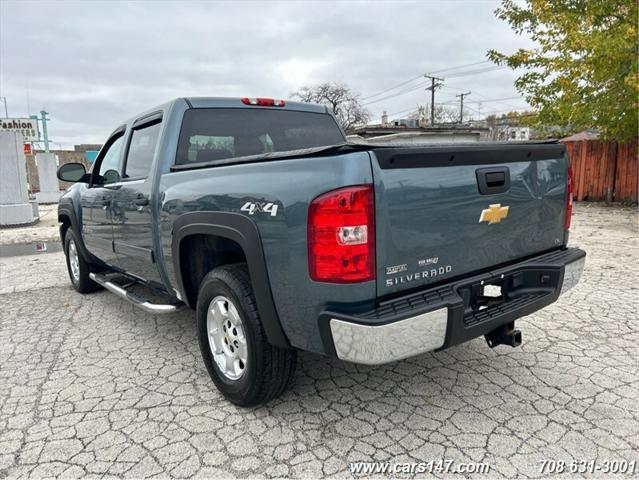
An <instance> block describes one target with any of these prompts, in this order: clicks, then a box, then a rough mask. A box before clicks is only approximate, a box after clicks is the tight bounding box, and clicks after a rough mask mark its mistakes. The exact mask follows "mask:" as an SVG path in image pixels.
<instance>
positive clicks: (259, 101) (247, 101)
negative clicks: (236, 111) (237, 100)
mask: <svg viewBox="0 0 639 480" xmlns="http://www.w3.org/2000/svg"><path fill="white" fill-rule="evenodd" d="M242 103H243V104H244V105H256V106H258V107H283V106H284V105H286V102H284V100H275V99H273V98H262V97H257V98H248V97H242Z"/></svg>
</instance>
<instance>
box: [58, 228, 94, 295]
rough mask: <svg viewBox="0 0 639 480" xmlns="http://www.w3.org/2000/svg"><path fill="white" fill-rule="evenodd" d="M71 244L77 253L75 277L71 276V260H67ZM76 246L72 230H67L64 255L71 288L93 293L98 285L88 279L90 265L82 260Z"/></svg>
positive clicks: (75, 238) (76, 242)
mask: <svg viewBox="0 0 639 480" xmlns="http://www.w3.org/2000/svg"><path fill="white" fill-rule="evenodd" d="M72 244H73V245H74V246H75V251H76V252H77V264H78V269H79V272H78V275H77V276H75V275H74V274H73V271H72V268H71V260H70V258H69V250H70V249H72V248H73V246H72ZM77 245H78V239H77V237H76V235H75V233H73V230H72V229H71V228H69V229H68V230H67V233H66V235H65V236H64V255H65V257H66V262H67V272H68V273H69V279H70V280H71V285H73V288H75V289H76V291H78V292H80V293H91V292H95V291H96V290H99V289H100V285H99V284H97V283H95V282H94V281H93V280H91V279H90V278H89V273H90V272H91V271H92V270H91V265H90V264H89V263H87V262H86V261H85V260H84V258H83V257H82V254H81V253H80V251H79V250H78V246H77Z"/></svg>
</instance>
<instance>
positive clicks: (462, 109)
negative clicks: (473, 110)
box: [455, 92, 470, 123]
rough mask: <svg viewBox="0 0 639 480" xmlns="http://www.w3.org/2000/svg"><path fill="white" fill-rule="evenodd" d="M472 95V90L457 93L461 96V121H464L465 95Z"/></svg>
mask: <svg viewBox="0 0 639 480" xmlns="http://www.w3.org/2000/svg"><path fill="white" fill-rule="evenodd" d="M468 95H470V92H464V93H460V94H459V95H455V96H456V97H459V103H460V104H459V123H464V97H466V96H468Z"/></svg>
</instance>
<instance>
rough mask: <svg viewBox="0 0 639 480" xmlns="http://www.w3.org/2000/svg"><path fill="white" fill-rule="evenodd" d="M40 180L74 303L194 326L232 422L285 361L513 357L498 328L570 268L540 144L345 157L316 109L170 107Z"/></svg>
mask: <svg viewBox="0 0 639 480" xmlns="http://www.w3.org/2000/svg"><path fill="white" fill-rule="evenodd" d="M58 177H59V178H60V179H61V180H65V181H71V182H74V184H73V185H72V186H71V187H70V188H68V189H67V191H66V192H65V193H64V195H63V196H62V198H61V199H60V205H59V211H58V220H59V222H60V235H61V238H62V241H63V243H64V251H65V254H66V259H67V266H68V271H69V276H70V279H71V283H72V284H73V287H74V288H75V289H76V290H77V291H79V292H81V293H88V292H91V291H93V290H96V289H97V288H106V289H107V290H109V291H111V292H113V293H115V294H116V295H118V296H120V297H122V298H123V299H125V300H127V301H129V302H131V303H133V304H135V305H137V306H138V307H140V308H142V309H143V310H145V311H148V312H151V313H170V312H175V311H177V310H179V309H181V308H183V307H190V308H193V309H195V311H196V318H197V332H198V338H199V344H200V349H201V352H202V357H203V359H204V363H205V365H206V368H207V370H208V372H209V374H210V376H211V378H212V380H213V381H214V382H215V384H216V386H217V387H218V388H219V390H220V391H221V392H222V393H223V394H224V395H225V396H226V397H227V398H228V399H229V400H230V401H232V402H234V403H236V404H238V405H245V406H248V405H256V404H259V403H263V402H266V401H268V400H269V399H272V398H274V397H276V396H278V395H280V394H281V393H282V392H283V391H284V390H285V389H286V388H287V387H288V386H289V385H290V384H291V382H292V379H293V376H294V372H295V366H296V362H297V351H299V350H306V351H311V352H317V353H320V354H324V355H329V356H333V357H337V358H339V359H341V360H344V361H348V362H355V363H363V364H383V363H387V362H393V361H397V360H401V359H404V358H407V357H410V356H413V355H418V354H421V353H424V352H428V351H433V350H441V349H445V348H448V347H450V346H453V345H458V344H460V343H463V342H466V341H468V340H471V339H473V338H476V337H479V336H482V335H483V336H485V338H486V341H487V343H488V345H489V346H490V347H491V348H492V347H495V346H497V345H510V346H518V345H519V344H520V343H521V332H520V331H519V330H516V329H515V323H514V322H515V320H516V319H517V318H520V317H522V316H524V315H529V314H531V313H533V312H535V311H536V310H539V309H540V308H543V307H545V306H546V305H548V304H550V303H552V302H554V301H555V300H557V298H558V297H559V295H561V294H562V293H563V292H565V291H567V290H568V289H570V288H571V287H572V286H573V285H575V284H576V283H577V282H578V280H579V277H580V276H581V272H582V269H583V266H584V261H585V252H583V251H582V250H579V249H577V248H568V247H567V242H568V231H569V227H570V218H571V210H572V198H571V177H570V173H569V165H568V159H567V157H566V152H565V149H564V147H563V145H561V144H560V143H556V142H538V143H503V144H495V143H481V142H480V143H473V144H465V145H452V144H451V145H441V144H439V145H432V146H419V147H416V146H413V147H399V146H379V145H377V146H374V145H355V144H351V143H348V142H347V141H346V138H345V136H344V132H343V131H342V129H341V128H340V127H339V125H338V124H337V122H336V120H335V117H334V116H333V115H332V114H331V112H330V111H329V110H328V109H327V108H326V107H324V106H319V105H310V104H304V103H296V102H289V101H283V100H274V99H270V98H180V99H176V100H173V101H171V102H169V103H166V104H164V105H161V106H159V107H157V108H154V109H152V110H150V111H148V112H146V113H143V114H140V115H137V116H135V117H133V118H132V119H130V120H129V121H127V122H125V123H122V124H121V125H119V126H118V127H117V128H116V129H115V130H114V131H113V133H112V134H111V135H110V136H109V137H108V139H107V140H106V142H105V144H104V147H103V148H102V149H101V151H100V153H99V155H98V157H97V159H96V160H95V162H94V163H93V165H92V168H91V170H90V171H89V172H86V171H85V168H84V166H83V165H81V164H65V165H62V166H61V167H60V169H59V171H58ZM105 321H108V320H106V319H105Z"/></svg>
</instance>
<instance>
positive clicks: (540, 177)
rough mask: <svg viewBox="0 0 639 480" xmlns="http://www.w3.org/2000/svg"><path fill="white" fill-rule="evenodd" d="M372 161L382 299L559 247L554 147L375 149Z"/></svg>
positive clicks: (559, 154)
mask: <svg viewBox="0 0 639 480" xmlns="http://www.w3.org/2000/svg"><path fill="white" fill-rule="evenodd" d="M371 157H372V169H373V179H374V183H375V213H376V235H377V242H376V244H377V253H376V256H377V258H376V260H377V289H378V295H380V296H384V295H387V294H390V293H394V292H398V291H403V290H409V289H414V288H417V287H420V286H423V285H428V284H432V283H436V282H441V281H445V280H446V279H449V278H453V277H458V276H460V275H464V274H468V273H471V272H476V271H482V270H486V269H491V268H493V267H496V266H498V265H502V264H505V263H508V262H511V261H514V260H517V259H521V258H525V257H528V256H531V255H534V254H537V253H540V252H544V251H548V250H551V249H553V248H558V247H560V246H561V245H563V244H564V243H565V241H566V237H565V231H564V222H565V215H566V179H567V169H568V161H567V158H566V154H565V149H564V146H563V145H561V144H557V143H545V144H477V145H465V146H460V145H449V146H446V147H442V146H437V147H420V148H415V147H413V148H383V147H382V148H375V149H373V150H372V151H371Z"/></svg>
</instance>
